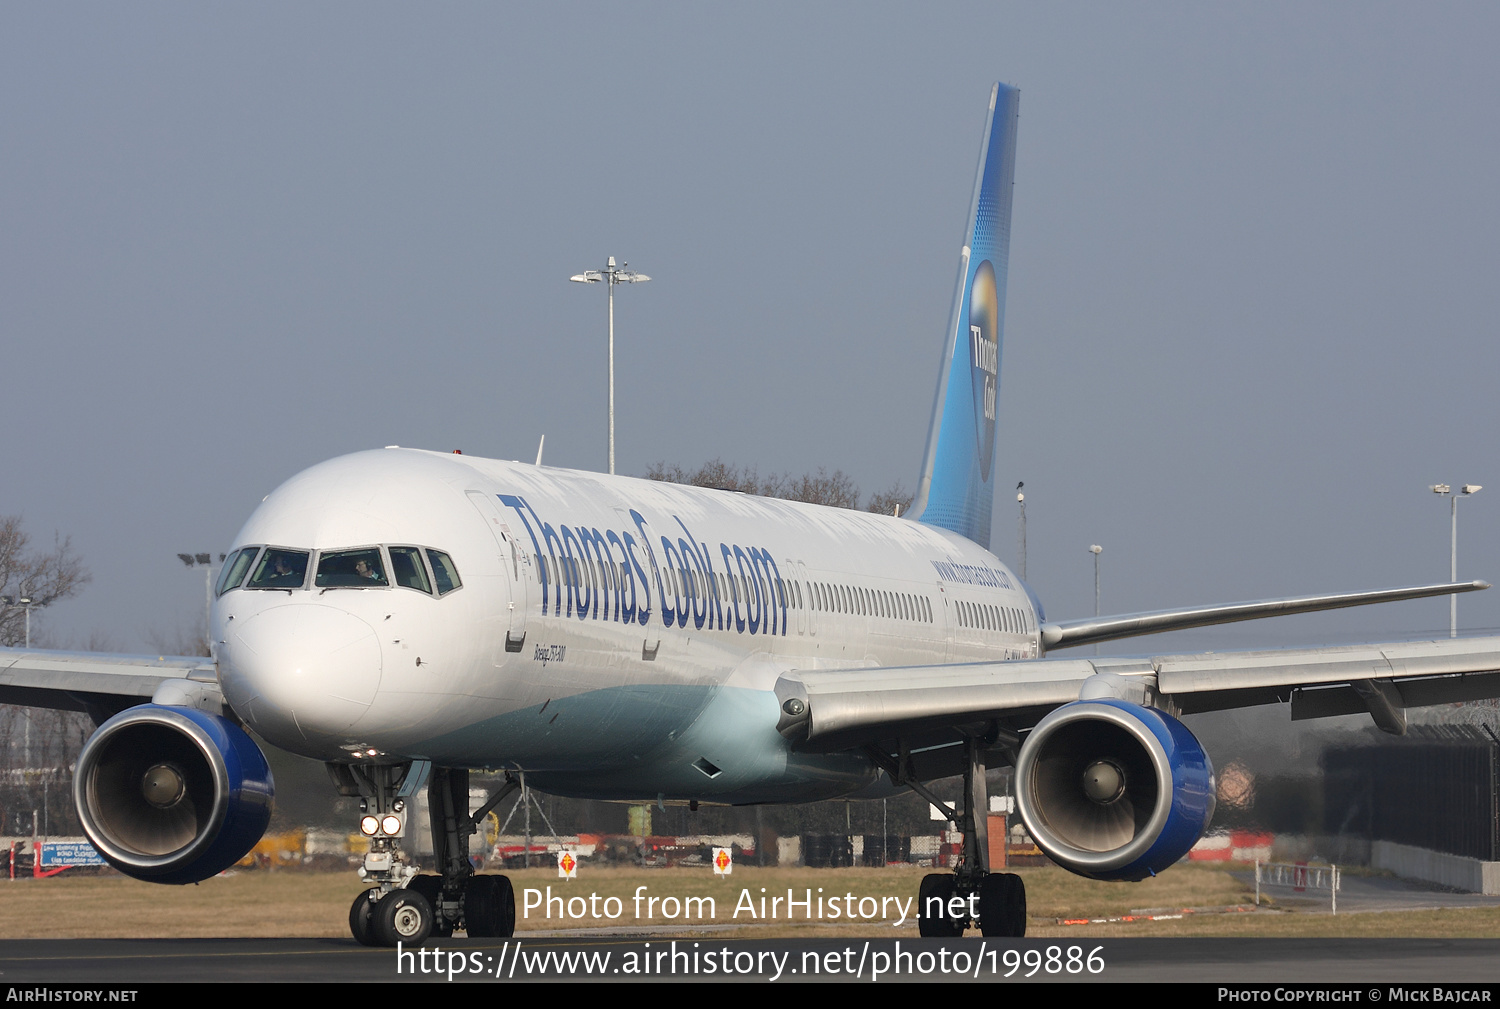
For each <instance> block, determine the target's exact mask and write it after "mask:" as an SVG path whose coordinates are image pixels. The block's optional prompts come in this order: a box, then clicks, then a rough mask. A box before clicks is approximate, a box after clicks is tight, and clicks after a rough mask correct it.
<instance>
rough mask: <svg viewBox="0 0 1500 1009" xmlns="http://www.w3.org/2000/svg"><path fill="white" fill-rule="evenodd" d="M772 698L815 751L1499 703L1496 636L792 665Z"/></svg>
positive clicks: (791, 730)
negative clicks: (1181, 721)
mask: <svg viewBox="0 0 1500 1009" xmlns="http://www.w3.org/2000/svg"><path fill="white" fill-rule="evenodd" d="M776 694H777V699H778V700H779V701H780V703H781V711H782V714H781V720H780V722H779V723H778V725H777V729H778V731H780V732H781V734H782V735H783V736H785V737H787V738H789V739H792V740H795V741H797V743H798V744H799V745H802V746H805V747H807V748H808V749H815V750H835V749H848V748H852V747H858V746H865V745H869V744H872V743H876V742H880V741H889V740H892V739H895V738H897V737H904V738H905V739H907V740H908V742H909V743H910V744H911V745H941V744H942V743H943V742H945V741H952V740H954V739H956V738H959V737H960V736H962V735H967V734H973V732H974V731H975V729H976V727H978V728H979V730H980V731H983V732H987V733H988V734H990V735H996V734H997V733H998V735H999V736H1006V735H1009V736H1011V737H1012V738H1014V737H1015V734H1016V733H1018V732H1020V731H1024V730H1026V729H1029V728H1030V727H1031V726H1032V725H1034V724H1035V723H1036V722H1037V721H1038V720H1039V719H1040V718H1041V717H1042V716H1043V715H1045V714H1046V713H1047V712H1048V711H1051V710H1052V709H1053V708H1055V707H1058V706H1059V705H1062V704H1067V703H1068V702H1070V701H1076V700H1080V699H1081V700H1094V699H1102V698H1110V697H1113V698H1118V699H1120V700H1125V701H1132V702H1134V703H1138V704H1144V705H1148V706H1152V707H1159V708H1163V709H1165V710H1168V711H1173V712H1176V713H1180V714H1194V713H1197V712H1203V711H1217V710H1223V709H1227V708H1239V707H1249V706H1252V705H1257V704H1271V703H1276V702H1285V701H1291V703H1292V717H1293V718H1294V719H1297V718H1321V717H1326V716H1329V715H1341V714H1355V713H1359V712H1368V713H1369V714H1370V716H1371V717H1372V718H1373V719H1374V721H1375V724H1376V725H1378V726H1380V728H1382V729H1385V730H1386V731H1388V732H1394V733H1398V734H1399V733H1402V732H1404V731H1405V729H1406V714H1405V712H1406V709H1407V708H1413V707H1422V706H1425V705H1430V704H1444V703H1452V702H1456V701H1466V700H1478V699H1480V698H1486V697H1497V696H1500V636H1495V637H1480V638H1448V639H1441V640H1437V641H1400V642H1391V643H1386V644H1365V645H1341V646H1335V647H1323V648H1299V649H1284V650H1276V651H1259V652H1222V653H1213V652H1210V653H1205V654H1201V655H1158V656H1143V657H1127V658H1090V659H1073V658H1063V659H1032V660H1028V661H1011V662H978V663H964V664H960V665H934V666H900V667H889V668H876V669H848V670H806V671H804V670H793V671H791V672H789V673H787V674H785V675H783V676H782V677H781V678H780V679H779V680H778V681H777V684H776ZM987 724H988V725H989V726H990V727H989V728H988V729H985V728H984V727H985V726H986V725H987Z"/></svg>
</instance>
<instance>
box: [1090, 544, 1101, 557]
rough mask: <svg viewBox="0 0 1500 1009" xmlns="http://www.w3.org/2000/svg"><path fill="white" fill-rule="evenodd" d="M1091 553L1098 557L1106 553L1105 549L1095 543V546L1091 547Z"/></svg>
mask: <svg viewBox="0 0 1500 1009" xmlns="http://www.w3.org/2000/svg"><path fill="white" fill-rule="evenodd" d="M1089 553H1091V554H1093V555H1094V556H1096V557H1097V556H1098V555H1100V554H1102V553H1104V548H1103V547H1101V546H1100V545H1099V544H1097V543H1095V544H1094V545H1093V546H1091V547H1089Z"/></svg>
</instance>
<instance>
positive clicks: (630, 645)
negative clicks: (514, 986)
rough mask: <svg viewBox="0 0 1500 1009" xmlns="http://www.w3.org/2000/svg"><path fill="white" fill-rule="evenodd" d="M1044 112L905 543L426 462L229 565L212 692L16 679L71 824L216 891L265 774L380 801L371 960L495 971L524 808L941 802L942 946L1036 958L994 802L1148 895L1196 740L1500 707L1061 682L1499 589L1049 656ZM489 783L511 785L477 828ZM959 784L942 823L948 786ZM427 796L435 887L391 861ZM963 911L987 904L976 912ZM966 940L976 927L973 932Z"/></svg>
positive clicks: (1206, 681) (986, 246) (1414, 683)
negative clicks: (501, 826) (1022, 940)
mask: <svg viewBox="0 0 1500 1009" xmlns="http://www.w3.org/2000/svg"><path fill="white" fill-rule="evenodd" d="M1018 97H1019V93H1018V92H1017V91H1016V90H1015V89H1013V88H1011V87H1007V86H1004V85H996V87H995V89H994V91H993V92H992V94H991V97H990V106H989V112H988V115H987V117H986V120H985V128H984V137H983V142H982V145H981V153H980V161H979V172H978V177H977V179H976V182H975V186H974V194H973V198H972V201H971V204H970V206H969V213H968V227H967V230H966V232H965V234H964V243H963V247H962V251H961V253H960V270H959V278H958V284H957V286H956V292H955V296H954V300H953V304H952V307H951V314H950V316H949V322H948V326H947V328H946V330H945V331H944V333H943V338H942V345H941V347H942V356H941V367H940V371H939V378H938V385H937V395H936V400H935V403H934V405H933V411H932V422H931V427H930V432H929V435H928V438H927V443H926V455H925V460H924V462H923V466H922V470H921V472H920V476H919V483H918V488H917V493H916V499H915V501H914V502H913V505H912V507H911V509H910V510H909V511H908V513H907V514H905V515H902V516H900V517H894V516H882V515H872V514H867V513H859V512H853V511H847V510H840V509H835V508H827V507H819V506H815V505H810V504H801V503H796V502H791V501H781V500H772V499H768V498H761V497H754V496H748V495H744V494H739V493H732V492H728V491H719V490H710V489H704V488H696V487H685V486H675V485H670V484H665V483H660V482H653V481H648V480H640V479H632V478H629V477H616V476H605V475H601V474H598V473H589V472H579V471H570V470H563V469H556V468H550V467H544V466H540V465H526V464H523V463H516V462H503V461H496V460H487V459H479V458H474V457H471V456H467V455H456V454H451V453H443V452H429V451H419V450H413V449H407V448H396V447H391V448H384V449H375V450H371V451H366V452H359V453H356V454H354V455H348V456H344V457H342V458H338V459H334V460H332V461H330V462H325V463H323V464H321V465H318V466H314V467H313V468H311V469H309V470H306V471H305V472H302V473H300V474H298V475H297V476H294V477H293V478H291V479H290V480H288V481H287V482H286V483H285V484H283V485H282V486H280V487H279V488H277V489H276V490H275V491H273V492H272V493H271V494H270V495H268V496H267V497H266V498H265V500H264V501H263V502H261V503H260V505H259V506H258V507H256V508H255V510H254V512H253V513H252V514H251V515H250V517H249V520H248V521H247V522H246V523H245V525H244V528H243V529H242V530H240V533H239V535H238V536H237V537H236V538H235V540H234V542H233V544H231V545H230V552H229V554H228V558H227V560H226V562H225V564H224V566H223V570H222V574H221V576H220V578H219V580H218V584H217V588H216V593H215V599H214V603H213V608H212V616H211V631H212V640H213V642H214V646H213V657H212V658H211V659H197V658H176V659H174V658H165V659H163V658H156V657H130V656H99V655H91V654H87V653H71V652H49V651H35V650H18V649H5V650H0V702H7V703H15V704H29V705H41V706H48V707H55V708H67V709H73V710H78V711H84V712H87V713H88V714H89V715H90V716H92V718H93V719H94V721H95V723H96V724H97V726H98V728H97V729H96V731H95V732H94V733H93V735H92V736H91V738H90V739H89V741H88V743H87V744H86V746H85V747H84V749H83V751H82V754H81V756H80V758H79V760H78V764H77V772H76V775H75V781H74V789H73V791H74V799H75V802H76V804H77V809H78V814H79V818H80V820H81V821H82V823H83V827H84V830H85V831H86V833H87V834H88V836H89V838H90V840H91V841H92V842H93V844H94V846H95V847H96V848H97V849H98V850H99V852H100V853H101V854H102V855H103V857H104V858H105V859H106V860H108V862H109V863H110V864H111V865H113V866H115V867H116V868H117V869H119V870H120V871H121V872H123V873H125V874H127V875H129V876H133V877H135V878H137V879H141V880H147V881H150V882H156V883H178V884H180V883H189V882H194V881H197V880H202V879H205V878H208V877H210V876H212V875H214V874H216V873H219V872H221V871H223V870H224V869H226V868H227V867H229V866H231V865H233V864H234V863H235V862H236V861H238V860H239V859H240V858H242V857H243V856H244V855H245V854H246V853H247V852H248V851H249V850H250V849H251V848H252V847H253V846H254V845H255V843H256V842H257V841H258V840H259V839H260V837H261V835H262V834H263V832H264V831H265V829H266V826H267V823H268V822H269V818H270V813H271V802H272V780H271V773H270V770H269V768H268V766H267V763H266V759H265V756H264V754H263V753H262V752H261V750H260V749H259V747H258V745H257V744H256V743H255V742H254V741H253V740H252V739H251V737H250V735H249V734H248V733H247V732H246V731H245V729H246V728H247V727H248V728H249V729H252V730H253V731H254V732H255V733H256V734H257V735H258V736H259V737H260V738H261V739H263V740H265V741H266V742H268V743H269V744H271V745H273V746H277V747H281V748H284V749H286V750H290V751H292V752H294V753H298V754H302V755H304V756H307V757H311V758H314V759H317V760H320V761H324V762H325V763H326V764H327V767H328V769H329V772H330V776H331V778H332V780H333V782H334V785H335V786H336V788H337V789H338V791H339V792H340V793H341V794H343V795H347V796H351V797H352V796H358V797H360V798H361V799H362V810H363V815H362V817H361V829H362V830H363V832H364V833H365V835H366V836H367V837H368V838H369V852H368V854H367V855H366V856H365V859H364V863H363V866H362V876H363V879H364V880H365V881H366V884H367V889H366V890H365V891H364V892H362V893H360V895H359V896H358V897H357V898H356V900H355V901H354V904H353V906H352V907H351V909H350V927H351V930H352V932H353V934H354V936H355V937H356V938H357V939H359V940H360V941H361V942H364V943H367V944H373V945H381V944H384V945H395V944H396V943H397V942H398V941H402V942H405V943H407V944H412V943H417V942H420V941H422V940H423V939H425V938H426V937H428V936H429V935H433V934H436V935H451V934H452V933H453V932H454V931H456V930H461V931H466V932H467V933H468V934H469V935H471V936H506V935H509V934H511V931H512V930H513V928H514V924H515V903H514V897H513V894H512V889H511V884H510V882H509V881H508V879H507V878H506V877H505V876H503V875H494V874H484V873H476V872H475V871H474V870H473V868H472V866H471V863H470V860H469V851H468V845H469V836H470V834H471V832H472V829H473V827H474V826H475V824H476V823H478V822H479V821H480V819H482V818H483V817H484V816H485V815H486V814H487V813H488V811H489V810H490V809H492V808H493V807H494V806H495V804H496V803H498V802H499V801H500V800H501V799H502V798H503V797H504V796H505V795H506V794H508V793H509V792H510V791H511V790H513V789H515V788H516V787H517V783H518V780H519V778H520V775H521V773H522V772H524V775H525V779H526V781H527V783H528V785H530V786H534V787H536V788H538V789H541V790H543V791H546V792H552V793H556V794H559V795H568V796H581V797H594V798H603V799H617V800H636V801H650V802H658V801H659V802H667V801H673V802H683V801H685V802H694V801H696V802H704V803H728V804H754V803H784V802H808V801H811V800H818V799H833V798H845V799H850V798H861V797H877V796H882V795H890V794H893V793H895V792H897V791H901V790H914V791H916V792H917V793H919V794H921V795H923V796H925V797H927V798H928V799H929V800H931V801H932V802H934V803H935V804H937V805H938V806H939V807H940V808H941V809H943V810H944V811H945V814H946V815H947V816H948V817H949V818H950V819H951V820H952V821H953V822H954V825H955V827H956V828H957V829H958V830H960V831H961V832H962V836H963V848H962V855H961V857H960V860H959V862H958V864H957V867H956V869H955V870H954V871H952V872H935V873H932V874H930V875H928V876H927V877H926V878H925V879H924V880H923V882H922V884H921V890H920V894H919V896H920V898H921V900H920V903H919V908H918V913H919V923H920V927H921V932H922V934H924V935H938V936H943V935H948V936H952V935H958V934H961V933H962V932H963V930H964V929H965V928H968V927H971V926H972V927H977V928H978V929H979V930H980V931H981V932H983V933H984V934H985V935H999V936H1019V935H1023V934H1024V932H1025V927H1026V895H1025V889H1024V886H1023V885H1022V882H1021V880H1020V878H1019V877H1018V876H1016V875H1014V874H1009V873H1004V872H994V873H992V872H990V871H989V868H990V867H989V864H988V851H989V848H988V844H987V839H986V836H985V833H986V822H987V817H986V815H985V812H986V810H987V796H986V787H985V770H986V768H987V767H991V766H1001V765H1008V766H1013V767H1014V768H1015V781H1016V800H1017V806H1018V813H1019V815H1020V818H1021V820H1022V822H1023V823H1024V824H1025V828H1026V830H1027V831H1028V833H1029V834H1030V835H1031V836H1032V837H1033V838H1034V839H1035V841H1036V843H1037V844H1038V845H1039V846H1040V847H1041V848H1042V850H1043V851H1045V852H1046V853H1047V855H1048V856H1050V857H1051V858H1052V859H1053V860H1054V861H1055V862H1057V863H1058V864H1059V865H1062V866H1064V867H1065V868H1067V869H1070V870H1072V871H1073V872H1075V873H1079V874H1082V875H1085V876H1089V877H1093V878H1096V879H1105V880H1138V879H1141V878H1143V877H1145V876H1147V875H1150V874H1154V873H1156V872H1160V871H1161V870H1164V869H1166V868H1167V867H1169V866H1170V865H1172V864H1173V863H1174V862H1176V861H1177V860H1179V859H1180V858H1182V857H1183V856H1184V855H1185V853H1186V852H1187V851H1188V850H1189V849H1190V848H1191V847H1192V846H1193V844H1194V843H1195V842H1197V840H1198V839H1199V837H1200V836H1201V835H1202V834H1203V832H1204V831H1205V829H1206V828H1207V826H1208V823H1209V820H1210V817H1211V816H1212V814H1213V809H1214V800H1215V783H1214V772H1213V768H1212V766H1211V764H1210V761H1209V758H1208V755H1207V754H1206V752H1205V751H1204V748H1203V746H1202V745H1201V744H1200V743H1199V741H1198V740H1197V739H1196V738H1194V736H1193V734H1192V733H1191V732H1189V731H1188V729H1187V728H1186V727H1185V726H1184V724H1183V722H1182V721H1181V716H1182V715H1183V714H1184V713H1193V712H1201V711H1210V710H1216V709H1225V708H1234V707H1240V706H1247V705H1258V704H1267V703H1272V702H1286V701H1290V703H1291V712H1292V717H1294V718H1301V717H1318V716H1328V715H1337V714H1348V713H1354V712H1360V713H1366V712H1367V713H1368V714H1369V715H1370V717H1371V718H1372V719H1373V720H1374V722H1375V724H1376V725H1378V726H1379V727H1380V728H1382V729H1386V730H1388V731H1391V732H1397V733H1399V732H1402V731H1404V729H1405V725H1406V709H1407V708H1409V707H1415V706H1420V705H1427V704H1435V703H1442V702H1451V701H1458V700H1465V699H1472V698H1480V697H1494V696H1500V673H1497V672H1496V671H1497V670H1500V638H1495V637H1482V638H1458V639H1452V640H1449V639H1444V640H1440V641H1425V642H1398V643H1386V644H1368V645H1355V646H1341V647H1326V648H1305V649H1297V650H1284V651H1264V652H1247V653H1218V654H1206V655H1160V656H1147V657H1135V658H1129V659H1120V658H1107V657H1092V658H1072V657H1066V656H1063V657H1059V656H1057V655H1056V654H1055V653H1056V652H1058V651H1059V650H1061V649H1065V648H1067V647H1069V646H1074V645H1081V644H1085V643H1095V642H1103V641H1110V640H1114V639H1118V638H1124V637H1128V636H1131V635H1140V634H1150V633H1156V632H1161V631H1168V630H1176V629H1181V628H1186V627H1198V626H1203V625H1207V624H1215V623H1225V622H1229V621H1235V620H1247V619H1254V618H1260V617H1269V616H1276V615H1280V614H1288V613H1303V612H1309V611H1313V610H1321V609H1329V608H1334V607H1341V606H1357V605H1363V604H1367V603H1377V602H1385V601H1393V600H1400V599H1414V598H1419V597H1423V596H1436V595H1446V594H1450V593H1454V592H1465V591H1470V590H1473V589H1482V588H1487V587H1488V586H1486V585H1485V584H1484V583H1482V582H1469V583H1459V584H1439V585H1425V586H1417V587H1411V588H1401V589H1389V590H1380V591H1372V592H1361V593H1352V594H1345V595H1325V596H1308V597H1300V598H1289V599H1276V600H1267V601H1260V602H1251V603H1238V604H1233V605H1224V606H1200V607H1193V608H1188V609H1181V610H1170V611H1164V612H1153V613H1137V614H1129V615H1125V616H1114V617H1102V618H1098V617H1096V618H1091V619H1084V620H1074V621H1057V622H1054V621H1050V620H1049V619H1048V618H1047V616H1046V615H1045V613H1044V612H1043V609H1042V605H1041V603H1040V601H1039V600H1038V599H1037V597H1036V596H1035V595H1034V594H1033V593H1032V592H1031V590H1030V589H1029V588H1028V587H1027V586H1026V584H1025V583H1024V582H1022V581H1021V579H1019V578H1018V577H1017V576H1016V575H1015V574H1014V573H1013V572H1012V571H1011V570H1010V569H1009V568H1007V567H1006V565H1005V564H1003V563H1001V562H1000V560H998V559H997V558H996V557H995V555H994V554H993V553H991V552H990V550H989V549H988V547H989V535H990V524H991V513H992V510H993V509H992V503H993V491H994V484H995V480H996V474H995V468H994V459H995V456H996V447H997V439H996V398H997V393H998V390H999V382H1000V364H1001V347H1002V343H1003V341H1002V323H1003V320H1004V314H1005V313H1004V309H1005V292H1006V274H1007V259H1008V254H1009V241H1010V220H1011V192H1012V179H1013V174H1014V163H1015V160H1014V159H1015V144H1016V123H1017V103H1018ZM473 769H491V770H503V771H505V772H507V778H506V782H505V784H504V785H503V786H502V787H501V788H499V789H498V790H497V791H496V792H495V793H494V794H493V795H492V796H491V797H490V799H489V801H488V802H486V803H484V804H483V805H482V806H481V807H480V808H479V809H471V808H470V803H469V787H468V775H469V772H470V770H473ZM958 775H961V776H962V778H963V782H964V787H963V791H962V796H963V798H962V800H961V801H960V802H958V803H955V804H953V805H952V806H949V805H948V804H946V803H945V802H943V801H942V800H940V799H939V798H938V796H937V795H936V794H935V793H934V792H933V790H932V789H931V787H930V785H929V783H930V782H932V781H934V780H936V779H939V778H945V777H951V776H958ZM421 788H426V789H427V794H428V799H429V809H430V811H431V829H432V835H433V842H434V850H435V853H436V865H435V866H434V867H433V868H435V870H436V871H435V872H431V873H419V872H418V870H417V868H416V866H415V864H414V862H413V860H412V858H411V856H410V855H409V853H408V852H406V851H405V850H404V849H403V848H402V846H401V839H402V837H403V836H404V835H405V832H406V823H407V819H408V817H409V816H410V814H411V812H412V810H411V806H410V800H411V799H412V797H413V796H414V795H415V794H416V793H417V791H418V790H419V789H421ZM954 897H962V898H964V899H962V900H954V899H953V898H954ZM960 908H961V909H962V910H958V909H960Z"/></svg>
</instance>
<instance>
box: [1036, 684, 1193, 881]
mask: <svg viewBox="0 0 1500 1009" xmlns="http://www.w3.org/2000/svg"><path fill="white" fill-rule="evenodd" d="M1016 805H1017V806H1018V807H1019V812H1020V814H1021V819H1022V820H1023V821H1024V822H1025V824H1026V827H1027V829H1028V830H1029V831H1030V832H1031V836H1032V838H1033V839H1034V840H1035V841H1036V843H1037V846H1038V847H1040V848H1041V849H1042V850H1043V851H1045V852H1046V853H1047V854H1048V856H1050V857H1051V858H1052V860H1053V861H1055V862H1057V863H1058V864H1059V865H1061V866H1062V867H1063V868H1065V869H1069V870H1071V871H1073V872H1076V873H1078V874H1079V875H1080V876H1088V877H1091V878H1093V879H1109V880H1122V879H1128V880H1136V879H1142V878H1144V877H1146V876H1149V875H1154V874H1155V873H1157V872H1159V871H1160V870H1162V869H1165V868H1166V867H1167V866H1169V865H1171V864H1173V863H1174V862H1176V861H1177V860H1178V859H1180V858H1182V856H1183V855H1186V854H1187V852H1188V849H1190V848H1191V847H1192V846H1193V845H1194V844H1195V843H1196V842H1197V840H1198V838H1200V837H1202V836H1203V832H1204V830H1206V829H1207V828H1208V821H1209V820H1210V819H1211V818H1212V817H1213V815H1214V769H1213V765H1212V764H1211V763H1210V762H1209V759H1208V754H1207V753H1205V752H1204V751H1203V747H1202V745H1200V744H1199V742H1198V740H1197V739H1196V738H1195V737H1194V736H1193V734H1192V733H1191V732H1189V731H1188V730H1187V726H1185V725H1183V724H1182V723H1181V722H1179V721H1178V720H1177V719H1175V718H1173V717H1172V716H1171V715H1169V714H1167V713H1166V712H1163V711H1158V710H1157V709H1155V708H1147V707H1142V706H1141V705H1139V704H1132V703H1130V702H1129V701H1119V700H1113V699H1104V700H1090V701H1074V702H1073V703H1072V704H1065V705H1063V706H1062V707H1060V708H1058V709H1057V710H1056V711H1053V712H1052V713H1051V714H1049V715H1048V716H1047V717H1046V718H1043V719H1042V720H1041V721H1040V722H1038V723H1037V726H1036V728H1034V729H1032V730H1031V733H1030V734H1029V735H1028V736H1027V737H1026V742H1025V743H1024V744H1023V745H1022V746H1021V752H1020V754H1019V756H1018V758H1017V760H1016Z"/></svg>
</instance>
